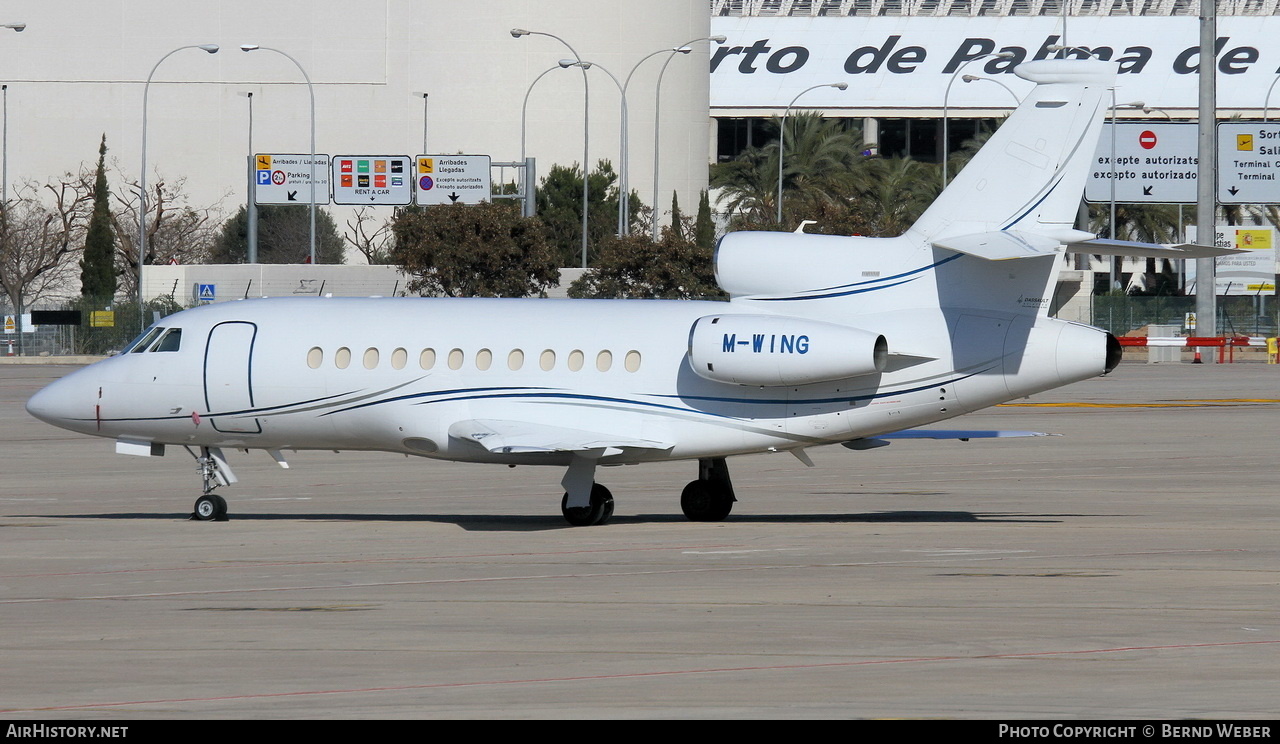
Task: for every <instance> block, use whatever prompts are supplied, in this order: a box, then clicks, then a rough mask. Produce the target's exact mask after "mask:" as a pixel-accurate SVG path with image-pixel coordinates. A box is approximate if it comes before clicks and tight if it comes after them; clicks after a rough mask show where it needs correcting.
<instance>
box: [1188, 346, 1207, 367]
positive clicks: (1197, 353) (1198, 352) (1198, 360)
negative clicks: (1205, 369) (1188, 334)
mask: <svg viewBox="0 0 1280 744" xmlns="http://www.w3.org/2000/svg"><path fill="white" fill-rule="evenodd" d="M1195 348H1196V358H1195V359H1194V360H1192V362H1191V363H1192V364H1204V362H1203V361H1201V360H1200V347H1199V346H1197V347H1195Z"/></svg>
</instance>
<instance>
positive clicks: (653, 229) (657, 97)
mask: <svg viewBox="0 0 1280 744" xmlns="http://www.w3.org/2000/svg"><path fill="white" fill-rule="evenodd" d="M700 41H714V42H715V43H717V44H723V43H725V42H726V41H728V37H726V36H724V35H723V34H717V35H715V36H703V37H701V38H698V39H690V40H688V41H686V42H685V43H683V44H681V45H680V46H679V47H677V48H676V49H675V50H674V51H673V52H672V53H671V54H669V55H668V56H667V59H666V61H664V62H663V63H662V70H661V71H659V72H658V84H657V85H656V86H655V87H654V91H653V220H652V224H651V225H650V239H652V240H653V241H654V242H655V243H656V242H658V160H659V158H658V154H659V148H658V139H659V134H660V128H661V127H660V125H661V123H662V76H663V75H666V74H667V65H669V64H671V60H673V59H675V58H676V55H675V52H679V53H680V54H688V53H689V52H686V51H684V50H685V49H689V50H690V51H692V49H690V46H689V45H690V44H696V43H698V42H700Z"/></svg>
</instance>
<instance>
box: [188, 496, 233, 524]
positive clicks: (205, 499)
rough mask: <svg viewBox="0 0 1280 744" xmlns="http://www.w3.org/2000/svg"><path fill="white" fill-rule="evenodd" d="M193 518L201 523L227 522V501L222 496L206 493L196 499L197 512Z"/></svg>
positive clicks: (193, 514)
mask: <svg viewBox="0 0 1280 744" xmlns="http://www.w3.org/2000/svg"><path fill="white" fill-rule="evenodd" d="M191 516H192V518H194V519H197V520H199V521H201V522H212V521H219V522H225V521H226V519H227V500H226V499H224V498H222V497H221V496H218V495H215V494H212V493H206V494H205V495H203V496H201V497H200V498H198V499H196V505H195V510H194V511H193V512H192V514H191Z"/></svg>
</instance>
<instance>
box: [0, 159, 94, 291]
mask: <svg viewBox="0 0 1280 744" xmlns="http://www.w3.org/2000/svg"><path fill="white" fill-rule="evenodd" d="M92 186H93V184H92V174H91V173H90V174H88V177H87V178H86V174H85V173H79V174H74V173H66V174H64V175H63V176H62V177H61V178H60V179H58V180H56V181H53V182H50V183H46V184H37V183H34V182H31V181H27V182H24V183H23V184H21V185H20V186H19V187H18V188H17V189H16V190H14V191H13V192H11V193H13V194H14V195H15V196H14V198H11V199H10V200H9V201H8V203H6V204H4V205H3V208H2V209H0V286H2V287H3V289H4V293H5V296H6V297H7V298H8V300H9V303H10V304H11V305H12V306H13V309H14V311H15V312H17V313H19V314H21V313H22V312H23V311H24V310H25V309H26V308H27V307H29V306H30V305H32V304H34V303H36V302H38V301H40V300H45V299H51V298H53V297H56V296H69V295H73V294H75V291H74V289H72V286H73V285H74V284H75V283H76V282H75V279H76V272H77V266H76V262H75V260H73V259H74V256H75V254H76V253H77V252H79V251H80V250H82V249H83V247H84V230H85V225H86V223H87V221H88V218H89V213H90V209H91V207H92V205H93V188H92Z"/></svg>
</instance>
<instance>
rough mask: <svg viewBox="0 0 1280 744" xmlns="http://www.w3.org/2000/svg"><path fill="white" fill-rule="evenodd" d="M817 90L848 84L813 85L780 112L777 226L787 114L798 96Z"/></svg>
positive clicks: (780, 214) (780, 203)
mask: <svg viewBox="0 0 1280 744" xmlns="http://www.w3.org/2000/svg"><path fill="white" fill-rule="evenodd" d="M818 88H835V89H836V90H848V88H849V84H848V83H822V84H821V85H814V86H810V87H808V88H805V89H804V90H802V91H800V92H799V93H797V94H796V97H795V98H792V99H791V103H788V104H787V108H786V109H784V110H783V112H782V123H781V125H779V127H778V225H779V226H781V225H782V154H783V148H784V146H785V143H786V138H787V114H789V113H791V107H792V106H794V105H796V101H798V100H800V96H802V95H804V94H805V93H808V92H809V91H811V90H817V89H818Z"/></svg>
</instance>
